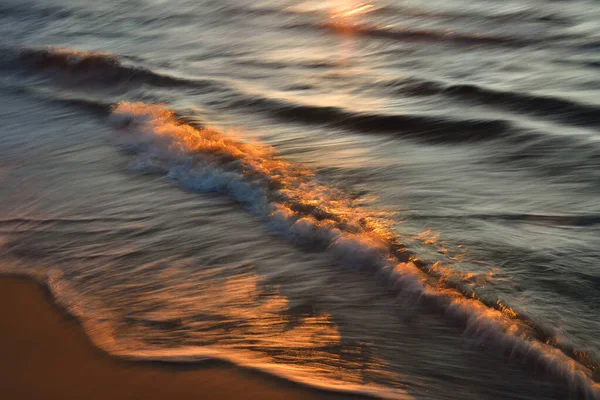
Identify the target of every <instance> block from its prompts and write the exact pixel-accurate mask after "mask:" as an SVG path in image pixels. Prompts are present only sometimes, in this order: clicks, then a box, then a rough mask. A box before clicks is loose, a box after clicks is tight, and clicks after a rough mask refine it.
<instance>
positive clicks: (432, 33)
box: [294, 21, 542, 47]
mask: <svg viewBox="0 0 600 400" xmlns="http://www.w3.org/2000/svg"><path fill="white" fill-rule="evenodd" d="M294 27H300V25H295V26H294ZM314 27H317V28H322V29H326V30H329V31H332V32H335V33H339V34H343V35H359V36H366V37H372V38H381V39H390V40H397V41H427V42H438V43H453V44H461V45H469V46H504V47H524V46H530V45H534V44H539V43H541V42H542V40H541V39H534V38H527V39H525V38H517V37H510V36H499V35H491V34H483V33H481V34H479V33H471V34H469V33H457V32H452V31H437V30H418V29H409V28H391V27H386V26H376V25H367V24H348V23H345V22H336V21H332V22H324V23H320V24H317V25H315V26H314Z"/></svg>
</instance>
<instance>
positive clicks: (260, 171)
mask: <svg viewBox="0 0 600 400" xmlns="http://www.w3.org/2000/svg"><path fill="white" fill-rule="evenodd" d="M109 120H110V122H111V123H112V124H113V125H114V126H115V129H116V131H117V137H118V138H119V140H120V141H121V142H122V143H123V145H124V146H126V147H127V148H128V149H129V150H133V151H134V152H136V154H137V155H136V157H135V161H134V163H133V168H135V169H138V170H141V171H152V172H160V173H162V174H164V175H165V176H166V177H168V179H170V180H172V181H175V182H177V183H179V184H180V185H181V186H183V187H185V188H186V189H188V190H192V191H202V192H204V191H209V192H216V193H220V194H223V195H226V196H228V197H230V198H231V199H233V200H235V201H237V202H239V203H240V204H242V205H244V207H245V208H246V210H247V211H248V212H250V213H251V214H253V215H255V216H257V217H259V218H261V219H263V220H264V221H265V223H266V224H267V225H268V226H269V227H270V229H271V230H272V231H273V232H274V233H275V234H278V235H280V236H282V237H284V238H286V239H287V240H289V241H290V242H292V243H294V244H298V245H302V246H311V247H318V248H319V249H322V250H326V251H328V252H330V253H331V254H332V255H333V256H334V257H335V258H336V259H337V261H338V263H339V264H340V265H342V266H344V267H345V268H351V269H359V270H363V271H367V272H371V273H372V274H375V275H376V276H377V277H378V278H380V279H381V280H382V281H384V282H386V283H387V285H388V286H389V287H390V288H393V289H394V290H395V292H396V293H397V295H398V296H399V297H402V298H403V299H405V300H406V301H417V302H420V303H421V304H423V305H424V306H428V307H431V308H432V309H434V310H437V311H439V312H440V313H442V314H444V315H446V316H448V317H450V318H452V319H454V320H455V321H457V322H459V323H460V324H462V325H463V326H464V328H465V333H466V334H467V335H469V336H471V337H473V338H475V339H476V340H478V341H480V342H481V343H484V344H486V345H487V346H489V347H491V348H495V349H499V350H500V351H501V352H503V353H504V354H507V355H508V354H510V356H511V357H516V358H518V359H520V360H522V361H523V362H524V363H526V364H529V365H534V366H536V368H540V367H541V368H542V369H543V370H544V371H545V372H546V373H548V374H550V375H551V376H553V377H554V378H556V379H561V380H563V379H564V380H565V381H566V383H567V384H569V385H570V386H571V387H572V388H573V389H574V390H575V391H576V392H577V393H578V394H579V395H581V397H587V398H600V386H599V385H598V384H597V383H596V382H595V381H594V380H593V371H598V363H596V362H595V361H593V360H591V358H590V357H589V355H587V354H586V353H583V352H580V351H578V350H576V349H572V348H569V347H568V346H567V345H564V344H562V343H561V342H560V341H559V340H557V339H556V338H555V337H554V336H552V335H551V334H550V333H549V332H544V331H542V330H539V329H537V328H536V326H535V324H534V323H533V321H531V320H529V319H528V318H527V317H526V316H524V315H519V314H518V313H515V312H514V311H513V310H510V308H507V307H505V306H502V305H501V304H499V305H498V306H497V307H495V308H494V307H490V306H489V305H487V304H484V302H483V301H482V300H480V299H477V298H476V297H475V296H474V294H472V295H471V296H465V295H464V294H463V293H461V291H460V290H458V289H457V288H456V287H452V285H443V284H442V282H441V281H440V280H439V279H437V278H436V277H435V276H433V275H429V274H427V273H426V272H427V271H428V270H432V271H433V270H434V268H433V267H431V266H426V265H424V263H423V262H421V261H419V260H418V258H417V257H416V255H414V254H411V253H410V252H408V251H407V250H406V249H405V248H404V246H403V245H402V244H401V243H400V241H399V239H398V238H397V237H396V236H395V234H394V233H393V232H392V230H391V229H389V228H388V226H387V223H386V221H383V220H381V219H380V218H378V217H377V216H376V215H374V214H371V213H369V212H367V211H365V210H363V209H361V208H360V207H359V206H358V205H357V204H356V203H355V202H354V201H353V200H352V199H350V198H349V197H348V196H347V195H346V194H345V193H343V192H342V191H340V190H336V189H333V188H330V187H328V186H326V185H323V184H321V183H319V180H318V179H316V177H315V176H314V173H313V172H312V171H311V170H308V169H306V168H304V167H302V166H300V165H296V164H293V163H289V162H286V161H285V160H283V159H280V158H278V157H276V155H275V153H274V151H273V149H271V148H269V147H265V146H260V145H257V144H247V143H242V142H239V141H235V140H233V139H227V138H225V137H224V136H223V135H221V134H220V133H219V132H218V131H215V130H212V129H207V128H204V129H199V128H195V127H193V126H191V125H188V124H186V123H185V122H182V121H180V120H178V119H177V117H176V115H175V113H174V112H173V111H171V110H169V109H167V108H164V107H162V106H158V105H149V104H144V103H127V102H122V103H119V104H118V105H117V106H116V107H115V108H114V110H113V112H112V114H111V116H110V119H109ZM155 356H156V357H157V358H160V355H155ZM150 357H152V355H150ZM183 358H185V357H183Z"/></svg>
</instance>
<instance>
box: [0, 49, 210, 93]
mask: <svg viewBox="0 0 600 400" xmlns="http://www.w3.org/2000/svg"><path fill="white" fill-rule="evenodd" d="M4 50H5V51H4V54H3V56H0V62H1V65H2V67H3V68H8V69H10V68H14V67H17V68H26V69H31V70H34V71H37V72H45V73H58V74H64V76H63V77H64V78H66V79H75V80H76V83H77V80H79V79H83V80H84V81H85V82H86V83H92V84H93V83H96V84H107V83H110V84H116V83H119V84H129V85H132V84H133V85H139V84H147V85H151V86H156V87H174V88H183V87H186V88H190V89H202V90H206V91H208V90H219V89H220V86H219V84H218V83H217V82H215V81H211V80H194V79H185V78H179V77H174V76H171V75H167V74H161V73H157V72H154V71H151V70H149V69H146V68H142V67H138V66H134V65H128V64H124V63H123V62H122V61H121V60H120V58H119V57H117V56H115V55H113V54H110V53H101V52H91V51H89V52H86V51H78V50H73V49H62V48H53V47H48V48H41V49H35V48H25V49H20V50H16V49H10V48H9V49H4Z"/></svg>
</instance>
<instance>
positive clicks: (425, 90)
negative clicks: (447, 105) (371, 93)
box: [378, 78, 600, 127]
mask: <svg viewBox="0 0 600 400" xmlns="http://www.w3.org/2000/svg"><path fill="white" fill-rule="evenodd" d="M378 86H381V87H384V88H388V89H390V88H391V89H392V90H393V91H394V92H395V93H397V94H401V95H409V96H433V95H443V96H447V97H451V98H454V99H458V100H462V101H466V102H470V103H475V104H477V105H490V106H494V107H499V108H504V109H508V110H511V111H515V112H520V113H523V114H530V115H535V116H543V117H547V118H551V119H556V120H559V121H563V122H567V123H571V124H575V125H587V126H592V127H598V126H600V106H597V105H592V104H584V103H581V102H578V101H575V100H570V99H566V98H560V97H555V96H549V95H539V94H533V93H523V92H515V91H506V90H498V89H493V88H490V87H486V86H481V85H476V84H468V83H467V84H448V83H444V82H439V81H434V80H427V79H419V78H412V79H411V78H409V79H405V80H392V81H382V82H379V83H378Z"/></svg>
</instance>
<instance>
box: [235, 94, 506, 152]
mask: <svg viewBox="0 0 600 400" xmlns="http://www.w3.org/2000/svg"><path fill="white" fill-rule="evenodd" d="M229 105H231V106H234V107H241V108H252V109H255V110H261V111H264V112H267V113H269V114H271V115H273V116H275V117H278V118H281V119H285V120H289V121H300V122H302V123H306V124H324V125H330V126H333V127H339V128H345V129H349V130H351V131H358V132H364V133H386V134H395V135H397V136H398V137H407V138H415V139H420V140H425V141H430V142H438V143H456V142H470V141H481V140H490V139H496V138H499V137H502V136H505V135H508V134H509V131H510V129H511V123H510V122H509V121H506V120H501V119H451V118H446V117H441V116H434V115H431V116H429V115H403V114H383V113H365V112H354V111H350V110H347V109H344V108H340V107H332V106H329V107H324V106H317V105H309V104H300V103H293V102H289V101H286V100H282V99H275V98H266V97H248V98H242V99H236V100H233V101H232V102H231V103H230V104H229Z"/></svg>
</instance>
